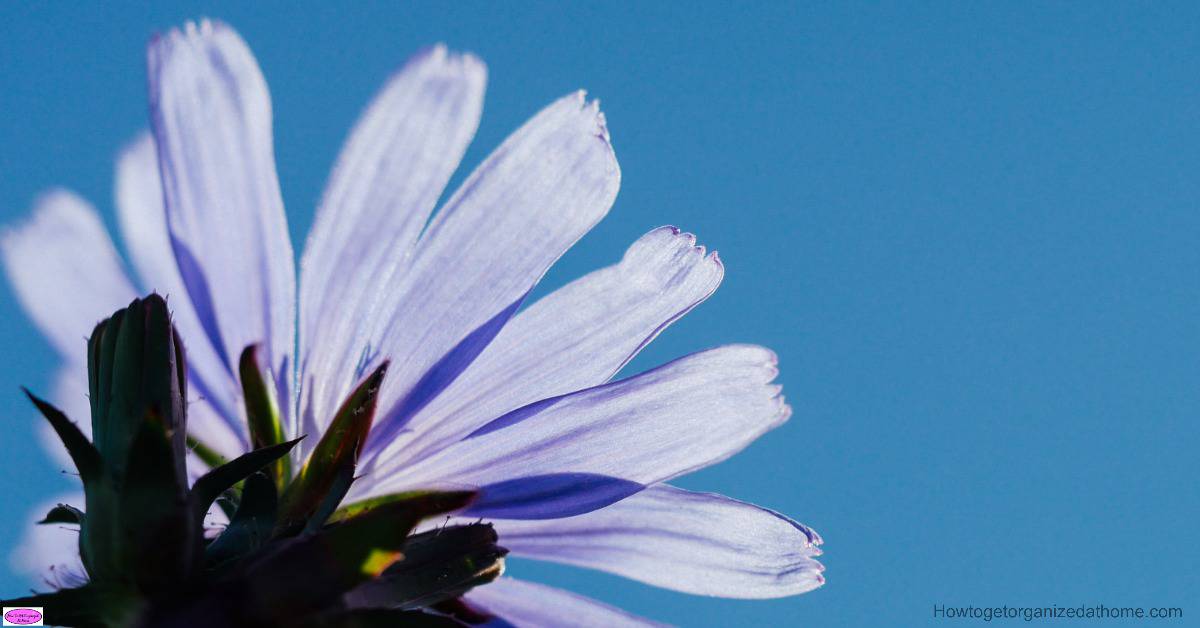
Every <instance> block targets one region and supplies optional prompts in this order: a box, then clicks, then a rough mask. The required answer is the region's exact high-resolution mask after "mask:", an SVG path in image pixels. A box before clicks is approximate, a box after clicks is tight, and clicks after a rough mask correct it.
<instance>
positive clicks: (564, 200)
mask: <svg viewBox="0 0 1200 628" xmlns="http://www.w3.org/2000/svg"><path fill="white" fill-rule="evenodd" d="M618 180H619V172H618V169H617V162H616V159H615V157H614V156H613V152H612V147H611V146H610V145H609V143H608V134H607V131H606V130H605V128H604V117H603V115H602V114H601V113H600V111H599V109H598V106H597V105H596V104H595V103H591V104H588V103H585V102H584V99H583V95H582V94H575V95H572V96H568V97H566V98H563V99H561V100H559V101H557V102H556V103H554V104H552V105H551V106H549V107H547V108H546V109H545V110H543V111H542V112H541V113H539V114H538V115H537V116H535V117H534V118H533V119H532V120H530V121H529V122H528V123H526V124H525V125H524V126H523V127H521V129H520V130H518V131H517V132H516V133H514V134H513V135H512V136H511V137H509V138H508V139H507V140H506V141H505V142H504V144H503V145H501V146H500V148H498V149H496V151H495V152H494V153H493V154H492V155H491V156H490V157H489V158H488V159H487V160H486V161H485V162H484V163H483V164H482V165H481V166H480V167H479V168H478V169H476V171H475V172H474V173H473V174H472V175H471V176H470V177H468V179H467V181H466V182H465V183H464V184H463V185H462V187H461V188H459V190H458V191H457V192H456V193H455V194H454V195H453V196H452V197H451V198H450V200H449V201H447V203H446V205H445V206H444V207H443V208H442V209H441V211H440V212H439V213H438V215H437V216H436V217H435V218H434V219H433V222H432V223H431V224H430V226H429V227H428V229H427V230H426V232H425V233H424V235H423V236H422V238H421V240H420V242H419V243H418V245H417V248H416V251H415V253H414V256H413V260H412V264H411V265H410V267H409V268H407V269H406V270H405V271H404V273H401V274H396V275H394V276H393V277H392V278H391V280H389V281H388V282H387V283H386V284H385V285H383V286H379V287H378V289H379V294H380V295H381V301H380V302H379V303H378V310H377V317H376V322H377V324H376V326H375V327H374V328H373V329H372V330H371V331H370V333H368V334H366V335H365V336H364V338H365V341H364V342H363V343H362V344H360V345H359V346H358V347H357V349H356V350H355V351H353V352H351V353H350V354H348V356H347V358H346V362H345V363H343V364H342V365H340V366H337V367H334V366H332V365H331V368H330V369H329V370H328V371H323V372H325V373H327V374H328V375H329V377H331V378H333V377H340V378H342V380H341V381H340V382H339V383H338V384H337V385H336V386H335V387H334V388H331V392H333V393H335V394H331V395H329V396H328V397H327V401H326V402H322V404H319V405H317V407H316V408H315V417H316V419H315V420H316V421H317V422H318V424H322V423H323V422H327V421H328V420H329V419H330V415H331V414H332V412H333V409H334V406H335V402H334V400H340V398H341V397H342V396H344V394H345V393H347V392H348V391H349V390H350V387H351V386H352V385H354V383H355V380H356V379H357V378H358V377H361V376H362V375H363V374H364V372H365V370H366V369H368V368H370V367H371V366H372V365H374V364H377V363H378V362H380V361H382V360H384V359H391V360H392V367H391V370H390V371H389V372H388V377H387V379H386V380H385V381H384V384H383V386H384V388H383V391H382V393H381V397H380V409H381V415H380V418H379V419H378V420H377V422H376V427H375V429H374V430H373V431H372V439H373V440H372V441H371V442H373V443H375V444H374V445H371V444H370V443H369V444H368V449H369V451H368V454H370V453H373V452H376V451H378V448H379V445H380V444H381V443H387V442H389V441H390V440H391V439H392V438H393V437H394V436H395V435H396V433H398V432H399V430H400V429H401V427H402V426H403V423H404V421H405V420H406V419H407V418H408V417H410V416H411V415H412V413H413V412H415V411H416V410H418V409H419V408H420V407H422V406H424V405H425V404H426V403H428V401H430V400H431V399H432V398H433V397H434V396H436V395H437V394H438V393H439V392H440V391H441V390H442V389H444V388H445V386H446V385H448V384H449V383H450V382H451V381H452V380H453V379H454V378H455V377H456V376H457V375H458V374H459V373H460V372H461V371H462V369H463V368H464V367H465V366H466V365H467V364H469V363H470V362H471V360H473V359H474V358H475V357H476V356H477V355H478V353H479V351H481V350H482V349H483V348H484V346H486V344H487V343H488V342H489V341H490V340H491V339H492V338H493V337H494V336H495V334H496V332H497V331H499V328H500V327H501V326H502V325H503V323H504V322H505V321H506V320H507V319H508V317H509V316H511V314H512V312H514V311H515V310H516V307H517V306H518V305H519V304H520V302H521V300H522V299H523V297H524V295H525V294H527V293H528V291H529V290H530V288H531V287H532V286H533V285H534V284H535V283H536V282H537V280H538V279H539V278H540V277H541V276H542V275H543V274H544V273H545V271H546V269H547V268H548V267H549V266H550V264H552V263H553V262H554V261H555V260H556V259H558V257H559V256H560V255H562V253H563V252H564V251H566V249H567V248H568V247H570V246H571V245H572V244H573V243H574V242H575V241H576V240H578V239H579V238H580V237H581V236H582V235H583V234H584V233H586V232H587V231H588V230H589V229H590V228H591V227H592V225H594V224H595V223H596V222H597V221H598V220H600V218H601V217H602V216H603V215H604V214H605V213H606V212H607V211H608V208H609V207H610V206H611V204H612V202H613V199H614V198H615V196H616V192H617V187H618V183H619V181H618ZM356 366H357V368H355V367H356Z"/></svg>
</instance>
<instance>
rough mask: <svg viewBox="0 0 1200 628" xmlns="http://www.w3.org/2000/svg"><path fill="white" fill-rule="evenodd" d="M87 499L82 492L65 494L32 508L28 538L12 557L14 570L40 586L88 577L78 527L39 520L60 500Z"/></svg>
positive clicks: (77, 582)
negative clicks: (41, 522) (39, 523)
mask: <svg viewBox="0 0 1200 628" xmlns="http://www.w3.org/2000/svg"><path fill="white" fill-rule="evenodd" d="M83 503H84V501H83V494H82V493H72V494H65V495H60V496H59V497H58V499H56V500H54V501H47V502H44V503H42V504H40V505H38V506H37V507H36V508H35V509H34V510H32V511H30V513H29V514H28V515H27V519H26V522H25V525H26V528H25V535H24V538H22V539H21V542H20V543H19V544H17V547H16V549H15V550H14V551H13V553H12V555H11V556H10V557H9V564H10V565H11V566H12V568H13V571H16V572H17V573H20V574H23V575H25V576H26V577H28V579H29V581H30V582H31V583H33V584H36V585H38V586H50V587H53V588H60V587H68V586H79V585H80V584H83V582H85V581H86V580H87V571H86V570H84V568H83V561H81V560H80V559H79V529H78V527H77V526H71V525H66V524H45V525H38V524H37V523H36V522H37V521H40V520H41V519H42V518H43V517H45V516H46V513H47V512H49V511H50V509H51V508H53V507H54V506H56V505H58V504H70V505H72V506H75V507H76V508H83Z"/></svg>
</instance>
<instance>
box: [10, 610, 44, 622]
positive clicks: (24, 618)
mask: <svg viewBox="0 0 1200 628" xmlns="http://www.w3.org/2000/svg"><path fill="white" fill-rule="evenodd" d="M4 621H6V622H8V623H10V624H16V625H18V626H31V625H33V624H36V623H38V622H40V621H42V613H41V611H39V610H37V609H34V608H14V609H12V610H10V611H8V612H7V613H4Z"/></svg>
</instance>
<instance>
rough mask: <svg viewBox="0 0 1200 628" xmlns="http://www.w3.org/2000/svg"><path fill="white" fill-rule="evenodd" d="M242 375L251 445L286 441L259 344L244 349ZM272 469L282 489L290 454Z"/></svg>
mask: <svg viewBox="0 0 1200 628" xmlns="http://www.w3.org/2000/svg"><path fill="white" fill-rule="evenodd" d="M238 374H239V375H240V376H241V380H242V398H243V399H245V404H246V420H247V423H249V427H250V442H251V445H252V446H253V447H254V448H256V449H257V448H260V447H269V446H271V445H277V444H279V443H282V442H283V441H284V436H283V423H282V421H281V420H280V416H279V404H278V403H276V401H275V393H274V387H273V386H271V385H269V384H268V381H269V377H264V376H263V369H262V367H261V365H260V364H259V360H258V345H250V346H249V347H246V349H245V350H244V351H242V357H241V359H240V360H238ZM270 471H271V474H272V476H273V477H274V479H275V486H276V487H277V488H279V489H280V490H282V489H283V487H284V486H285V485H287V482H288V480H290V479H291V461H290V460H289V458H288V457H286V456H285V457H283V458H280V459H279V460H276V461H275V463H274V464H272V465H271V467H270Z"/></svg>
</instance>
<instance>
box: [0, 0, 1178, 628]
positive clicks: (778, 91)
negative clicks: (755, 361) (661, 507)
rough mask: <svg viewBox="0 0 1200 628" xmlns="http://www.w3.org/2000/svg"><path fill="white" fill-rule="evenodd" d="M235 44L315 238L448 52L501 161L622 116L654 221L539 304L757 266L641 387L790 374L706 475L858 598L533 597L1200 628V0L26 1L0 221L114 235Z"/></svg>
mask: <svg viewBox="0 0 1200 628" xmlns="http://www.w3.org/2000/svg"><path fill="white" fill-rule="evenodd" d="M203 15H208V16H212V17H220V18H222V19H225V20H226V21H228V22H230V23H231V24H232V25H234V26H235V27H236V28H237V29H238V30H239V31H240V32H241V33H242V35H243V36H244V37H245V39H246V40H247V41H248V42H249V43H250V45H251V47H252V48H253V49H254V51H255V54H256V55H257V57H258V59H259V62H260V64H261V66H262V68H263V72H264V74H265V75H266V77H267V80H268V82H269V84H270V87H271V93H272V97H273V100H274V109H275V137H276V153H277V160H278V168H279V174H280V179H281V183H282V186H283V194H284V198H285V201H286V202H287V205H288V211H289V220H290V227H291V230H292V234H293V239H294V241H296V242H302V241H303V235H304V234H305V233H306V232H307V229H308V225H309V223H310V221H311V217H312V208H313V206H314V204H315V201H316V199H317V198H318V196H319V194H320V191H321V188H322V186H323V184H324V181H325V178H326V174H327V170H328V168H329V166H330V164H331V163H332V161H333V159H334V157H335V155H336V152H337V150H338V147H339V146H340V144H341V142H342V140H343V138H344V136H345V134H346V132H347V131H348V129H349V127H350V125H351V124H352V123H353V121H354V119H355V117H356V116H357V114H358V112H359V111H360V110H361V108H362V107H363V106H364V105H365V104H366V102H367V101H368V99H369V98H370V96H371V95H372V94H373V92H374V91H375V89H376V88H377V87H378V86H379V85H380V84H381V82H382V81H383V79H384V78H385V77H386V76H387V75H388V73H389V72H390V71H391V70H393V69H394V68H395V67H396V66H397V65H399V64H400V63H401V62H403V61H404V60H405V58H406V57H408V56H409V55H410V54H412V53H413V52H414V51H416V50H417V49H418V48H420V47H422V46H425V45H428V44H431V43H434V42H438V41H444V42H446V43H447V44H449V45H450V46H451V47H452V48H455V49H460V50H470V51H473V52H475V53H476V54H478V55H479V56H481V57H482V58H483V59H484V61H486V62H487V64H488V67H489V71H490V78H489V91H488V99H487V102H486V104H485V109H484V119H483V122H482V125H481V127H480V130H479V133H478V135H477V137H476V141H475V143H474V145H473V146H472V148H471V150H470V152H469V153H468V155H467V158H466V160H465V162H464V164H465V166H467V167H468V169H469V166H470V165H473V164H475V163H478V161H479V160H480V159H482V158H483V157H484V156H485V155H486V154H487V152H488V151H489V150H490V149H491V148H493V147H494V146H496V145H497V144H498V143H499V142H500V141H501V140H502V139H503V138H504V136H505V135H506V134H507V133H508V132H509V131H511V130H513V129H514V128H516V127H517V126H518V125H519V124H520V123H521V122H523V121H524V119H526V118H527V117H528V116H530V115H532V114H533V113H535V112H536V111H537V110H538V109H540V108H541V107H542V106H543V105H545V104H547V103H549V102H550V101H551V100H553V99H554V98H556V97H558V96H560V95H562V94H565V93H567V92H569V91H571V90H574V89H577V88H580V87H585V88H587V89H588V90H589V92H590V93H591V94H592V95H594V96H597V97H599V98H600V99H601V102H602V105H603V108H604V110H605V111H606V113H607V116H608V120H609V126H610V129H611V131H612V136H613V142H614V146H615V148H616V151H617V156H618V158H619V160H620V162H621V165H622V171H623V183H622V189H621V194H620V196H619V198H618V199H617V202H616V205H615V206H614V208H613V211H612V213H611V214H610V215H609V217H608V218H607V219H606V220H605V221H604V222H603V223H601V225H600V226H599V227H597V228H596V229H595V231H594V232H593V233H591V234H590V235H589V236H587V237H586V238H585V239H584V240H583V241H582V242H581V243H580V244H579V245H578V246H577V247H576V248H575V249H573V250H572V251H571V252H570V253H569V254H568V255H567V256H566V257H565V258H564V259H563V260H562V262H561V263H560V264H559V265H558V266H556V267H555V269H554V270H553V271H552V272H551V273H550V275H549V276H548V277H547V278H546V280H545V282H544V284H543V286H544V287H543V288H541V289H539V291H540V292H544V290H545V289H548V288H550V287H553V286H556V285H561V284H562V283H564V282H566V281H568V280H570V279H572V278H574V277H576V276H578V275H580V274H582V273H584V272H586V271H587V270H590V269H592V268H594V267H598V266H601V265H606V264H608V263H611V262H612V261H614V260H615V259H616V258H617V257H619V255H620V253H621V252H622V251H623V250H624V248H625V247H626V246H627V245H628V244H629V243H630V242H632V241H633V240H634V239H635V238H636V237H637V236H638V235H640V234H642V233H643V232H645V231H647V230H649V229H650V228H653V227H655V226H658V225H661V224H675V225H679V226H681V227H683V228H685V229H686V230H689V231H693V232H695V233H697V234H698V235H699V238H700V241H701V242H702V243H704V244H706V245H708V246H710V247H714V248H717V249H718V250H720V252H721V257H722V259H723V260H724V262H725V265H726V278H725V282H724V284H723V285H722V287H721V289H720V290H719V291H718V292H717V294H716V295H715V296H714V297H713V298H712V299H710V300H709V301H708V302H707V303H706V304H705V305H703V306H701V307H700V308H698V309H697V310H695V311H694V312H693V313H691V314H690V315H689V316H688V317H686V318H685V319H684V320H683V321H681V322H679V323H678V324H676V325H675V326H674V327H672V328H671V329H670V330H668V332H667V333H666V334H664V335H663V336H662V337H661V338H660V339H659V340H658V341H656V343H655V344H654V345H652V346H651V347H650V348H649V349H648V350H647V351H646V352H644V353H643V354H642V355H641V356H640V357H639V358H638V359H637V360H636V361H635V362H634V363H633V364H632V365H631V367H630V370H631V371H632V370H640V369H643V368H647V367H650V366H653V365H655V364H657V363H660V362H662V361H665V360H667V359H670V358H672V357H674V356H677V355H681V354H683V353H685V352H689V351H692V350H695V349H699V348H704V347H708V346H712V345H716V344H721V343H726V342H734V341H737V342H756V343H762V344H765V345H768V346H770V347H772V348H774V349H775V350H776V351H777V352H778V353H779V355H780V361H781V369H782V373H781V375H780V381H781V382H782V383H783V384H784V386H785V392H786V393H787V395H788V397H789V399H790V400H791V402H792V405H793V406H794V410H795V413H794V415H793V417H792V419H791V421H790V422H789V423H788V424H786V425H785V426H783V427H782V428H780V429H778V430H776V431H775V432H773V433H770V434H768V435H767V436H766V437H764V438H763V439H762V440H761V441H760V442H758V443H756V444H755V445H753V446H752V447H750V448H749V449H748V450H746V451H745V452H743V453H742V454H741V455H739V456H737V457H735V458H734V459H732V460H730V461H728V462H726V463H723V464H721V465H719V466H717V467H715V468H712V469H708V470H705V471H703V472H701V473H697V474H694V475H692V476H689V477H688V478H686V479H685V480H683V481H682V482H681V484H682V485H684V486H686V487H688V488H695V489H704V490H713V491H718V492H723V493H727V494H731V495H735V496H738V497H740V498H743V499H747V500H750V501H753V502H755V503H759V504H762V505H765V506H768V507H771V508H773V509H776V510H780V511H782V512H785V513H787V514H789V515H791V516H793V517H796V518H798V519H800V520H802V521H804V522H806V523H808V524H810V525H812V526H813V527H815V528H816V529H817V530H819V531H820V532H821V534H822V535H823V536H824V537H825V540H826V545H825V550H826V555H825V557H824V562H825V564H826V566H827V568H828V571H827V576H828V580H829V582H828V584H827V585H826V586H825V587H824V588H823V589H820V590H818V591H816V592H814V593H811V594H808V595H805V596H801V597H798V598H790V599H783V600H774V601H769V602H744V601H729V600H720V599H709V598H696V597H690V596H686V595H681V594H675V593H671V592H667V591H661V590H656V589H651V588H649V587H645V586H642V585H637V584H633V583H629V582H626V581H622V580H620V579H618V578H615V577H609V576H604V575H596V574H593V573H589V572H583V571H579V570H574V569H568V568H559V567H543V566H536V565H531V564H527V563H521V562H514V563H513V564H512V565H511V573H514V574H518V575H523V576H527V577H530V578H533V579H540V580H543V581H546V582H552V583H555V584H559V585H561V586H565V587H569V588H572V589H575V590H577V591H580V592H584V593H587V594H589V595H593V596H595V597H598V598H600V599H604V600H606V601H609V602H613V603H616V604H619V605H621V606H623V607H625V608H628V609H630V610H633V611H635V612H638V613H641V614H645V615H649V616H652V617H656V618H659V619H662V620H666V621H672V622H676V623H680V624H684V625H714V626H716V625H721V626H732V625H793V624H794V625H809V626H859V625H867V626H875V625H923V624H927V623H929V624H932V623H935V622H934V620H933V619H932V608H933V606H934V605H935V604H944V605H970V604H974V605H989V606H997V605H1004V604H1007V605H1010V606H1012V605H1037V606H1045V605H1054V604H1058V605H1062V606H1079V605H1093V604H1106V605H1109V606H1127V605H1128V606H1147V607H1148V606H1184V607H1185V610H1186V611H1190V612H1192V613H1195V612H1200V609H1191V608H1187V604H1188V602H1189V601H1192V600H1196V599H1200V575H1197V574H1200V570H1197V569H1195V565H1196V563H1197V562H1198V559H1200V550H1197V549H1196V548H1197V545H1198V544H1197V540H1198V539H1197V533H1196V526H1195V521H1196V518H1197V516H1198V515H1200V497H1198V493H1197V491H1196V484H1195V482H1196V478H1197V471H1200V468H1198V463H1197V451H1198V448H1200V427H1198V422H1197V416H1198V414H1200V388H1198V387H1197V381H1198V377H1200V326H1198V321H1200V283H1198V282H1197V273H1198V271H1200V247H1198V246H1197V242H1198V241H1200V214H1198V213H1197V211H1196V210H1197V207H1198V206H1200V179H1198V177H1197V176H1196V175H1197V172H1200V148H1198V147H1200V133H1198V129H1200V89H1198V86H1200V82H1198V81H1197V76H1198V75H1200V73H1198V70H1200V63H1198V62H1200V54H1198V53H1200V50H1198V47H1200V32H1198V31H1200V9H1198V8H1197V7H1196V6H1195V5H1191V6H1189V5H1187V4H1171V3H1155V4H1142V5H1134V4H1132V3H1127V4H1105V3H1088V4H1086V5H1085V4H1082V3H1075V4H1065V3H1039V4H1031V3H990V4H989V3H969V4H968V3H954V4H950V3H945V4H941V3H924V4H921V5H919V6H913V5H911V4H890V3H888V4H878V3H873V4H869V5H865V4H846V5H841V6H838V7H816V6H814V7H805V6H800V5H799V4H798V3H789V4H782V3H779V4H771V3H762V4H759V5H757V6H739V7H736V8H735V7H732V6H730V5H726V4H723V3H721V4H719V3H715V2H706V3H701V4H699V5H697V6H684V5H683V4H682V3H679V4H675V3H670V4H669V3H656V4H654V5H653V6H647V5H645V4H642V3H638V4H633V3H629V4H624V3H572V4H570V5H569V6H558V5H554V4H539V3H522V4H514V3H504V4H502V5H498V4H484V3H456V4H454V5H453V6H438V5H435V4H417V5H400V4H391V3H371V4H361V5H356V6H349V7H347V6H341V5H334V4H328V3H311V4H304V3H301V4H289V5H283V4H259V3H255V4H253V6H250V5H245V6H243V5H239V4H227V5H224V4H203V5H201V4H165V3H164V4H159V5H158V6H156V7H154V8H153V9H149V10H145V11H132V10H124V11H120V10H116V9H111V8H100V7H99V6H85V5H80V4H66V3H61V4H54V5H44V6H38V7H36V8H27V7H24V6H20V5H17V4H15V3H4V4H2V5H0V114H2V115H0V147H2V148H0V173H2V176H0V221H2V222H3V223H6V224H11V223H12V222H14V221H17V220H20V219H21V218H22V217H23V216H25V215H26V214H27V213H28V211H29V207H30V203H31V201H32V199H33V198H34V196H35V195H36V194H37V193H38V192H39V191H41V190H44V189H46V188H48V187H51V186H56V185H63V186H68V187H70V188H73V189H75V190H77V191H79V192H80V193H82V194H84V195H85V196H87V197H88V198H90V199H91V200H92V201H93V202H95V203H96V204H97V205H98V207H100V208H101V209H102V210H103V212H104V214H105V219H106V220H107V221H108V222H109V224H110V225H111V224H113V223H114V220H113V214H112V171H113V160H114V156H115V154H116V151H117V150H118V148H119V147H120V146H121V145H122V144H123V143H124V142H126V141H127V140H129V139H130V138H131V137H132V136H133V135H134V134H135V133H136V132H137V131H139V130H140V129H142V128H144V126H145V125H146V105H145V78H144V69H143V61H142V59H143V57H142V54H143V52H142V50H143V46H144V43H145V41H146V39H147V38H148V37H149V36H150V35H151V34H152V33H153V32H155V31H156V30H162V29H165V28H167V27H170V26H172V25H176V24H179V23H181V22H182V21H183V20H185V19H188V18H193V17H198V16H203ZM465 170H466V169H464V172H460V174H459V176H458V178H461V176H462V174H464V173H465ZM100 314H101V313H97V317H99V316H100ZM81 342H82V339H81ZM0 346H3V347H4V351H3V356H4V357H3V360H2V361H0V415H2V416H3V417H4V421H5V423H4V428H3V433H4V435H5V436H4V437H5V447H4V451H5V456H6V464H5V465H4V472H3V473H2V474H0V495H3V497H4V503H5V505H6V507H7V510H8V513H9V515H10V516H9V517H8V518H7V519H5V520H4V521H5V522H3V523H0V550H2V551H4V552H5V553H7V551H8V550H9V549H10V548H12V547H13V546H14V545H15V544H16V542H17V540H18V535H19V532H20V530H19V527H20V522H21V521H22V520H23V519H24V517H25V510H26V508H27V505H29V504H30V503H31V502H35V501H40V500H43V499H45V498H46V497H47V496H49V495H51V494H52V493H54V492H57V491H60V490H62V489H64V488H66V487H68V486H69V482H68V479H67V478H65V477H63V476H62V475H61V474H60V473H59V472H58V470H57V469H56V468H55V467H53V466H52V465H51V464H50V462H49V461H48V459H47V458H46V457H45V456H44V455H43V454H42V453H41V451H40V449H39V447H38V446H37V444H36V442H34V441H33V440H32V437H31V435H32V433H33V432H32V427H33V425H34V421H35V418H34V416H33V413H32V411H31V410H30V409H29V408H28V407H27V405H26V402H25V401H24V400H23V399H22V398H21V397H20V395H19V392H18V388H17V387H18V385H21V384H25V385H29V386H31V387H33V388H34V389H40V390H48V388H49V382H50V377H51V375H52V373H53V368H52V367H53V364H54V356H53V353H52V351H51V349H50V348H49V347H48V346H47V345H46V344H45V343H43V342H42V340H41V339H40V338H39V337H38V335H37V333H36V331H35V330H34V328H33V327H32V325H31V324H30V323H29V322H28V321H27V320H26V319H25V318H24V316H23V314H22V313H21V311H20V310H19V308H18V307H17V305H16V304H15V302H14V300H13V296H12V293H11V290H9V289H8V288H7V286H5V287H4V288H0ZM23 587H24V583H23V582H22V581H21V580H20V579H18V578H16V577H15V576H13V575H11V574H9V573H7V571H5V572H4V573H2V574H0V590H2V591H4V592H7V593H9V594H14V593H17V592H19V591H22V590H23ZM937 623H941V622H937ZM1077 625H1083V624H1082V623H1077Z"/></svg>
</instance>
